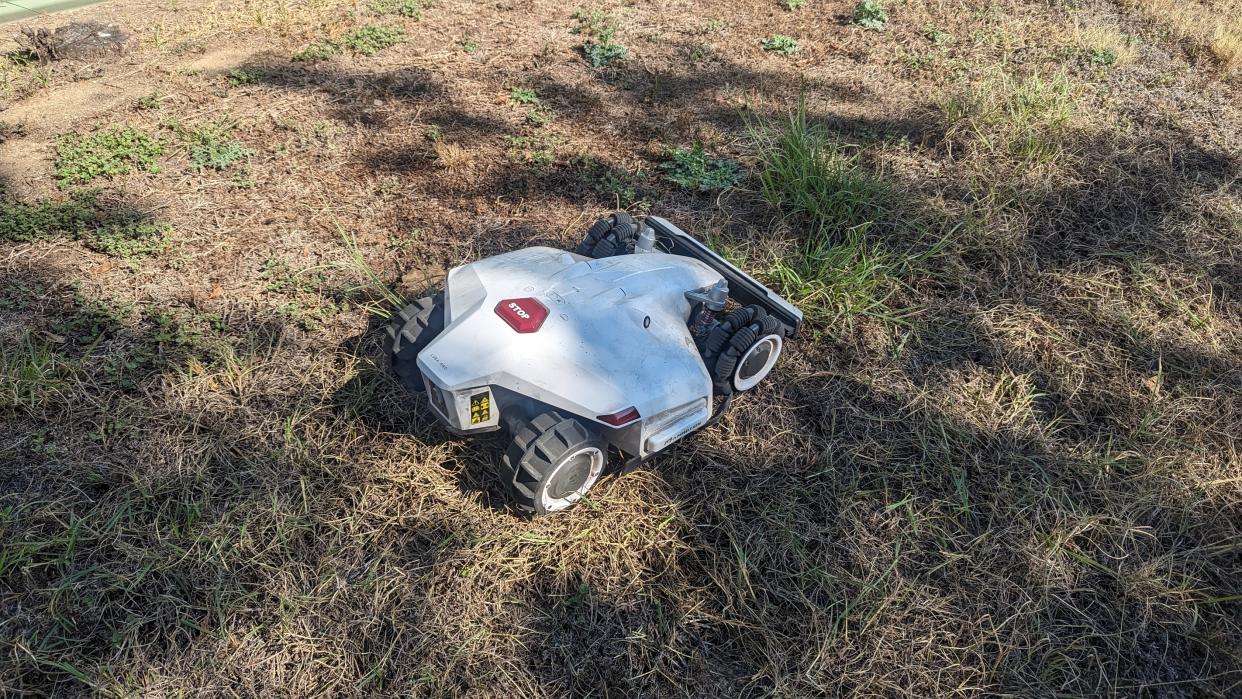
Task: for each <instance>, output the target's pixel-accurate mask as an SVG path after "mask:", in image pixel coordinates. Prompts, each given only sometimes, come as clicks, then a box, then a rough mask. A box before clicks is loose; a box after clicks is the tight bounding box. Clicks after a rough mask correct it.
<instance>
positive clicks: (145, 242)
mask: <svg viewBox="0 0 1242 699" xmlns="http://www.w3.org/2000/svg"><path fill="white" fill-rule="evenodd" d="M171 234H172V226H170V225H168V224H166V223H154V222H152V221H147V220H145V219H144V218H141V217H135V218H134V219H133V220H130V221H112V222H109V223H107V224H105V225H103V226H100V227H99V228H96V229H95V230H94V231H92V232H90V233H88V234H86V235H85V236H83V239H82V241H83V242H84V243H85V244H86V245H87V247H89V248H91V249H93V250H95V251H97V252H102V253H104V254H105V255H111V256H113V257H119V258H122V259H127V260H128V259H132V258H136V257H145V256H148V255H155V254H158V253H161V252H163V251H164V249H165V248H167V247H168V239H169V236H170V235H171Z"/></svg>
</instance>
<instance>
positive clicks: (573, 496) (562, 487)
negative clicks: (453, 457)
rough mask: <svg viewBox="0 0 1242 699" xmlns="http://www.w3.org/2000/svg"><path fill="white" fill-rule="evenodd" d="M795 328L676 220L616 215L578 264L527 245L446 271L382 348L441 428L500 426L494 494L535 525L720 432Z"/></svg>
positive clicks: (572, 256) (794, 318) (774, 301)
mask: <svg viewBox="0 0 1242 699" xmlns="http://www.w3.org/2000/svg"><path fill="white" fill-rule="evenodd" d="M730 309H731V310H730ZM801 323H802V312H801V311H799V310H798V309H797V308H794V307H793V306H792V305H791V304H790V303H789V302H788V301H786V300H785V299H783V298H781V297H780V296H777V295H776V294H774V293H773V292H772V291H770V290H769V289H768V288H767V287H765V286H763V285H762V284H760V283H759V282H758V281H756V280H755V279H754V278H753V277H751V276H749V275H747V274H746V273H745V272H742V271H741V270H740V269H738V268H737V267H735V266H733V265H732V264H730V263H729V262H727V261H725V260H724V258H722V257H720V256H719V255H717V254H716V253H714V252H712V251H711V250H710V249H709V248H708V247H707V246H705V245H703V244H702V243H701V242H699V241H698V240H696V239H694V238H693V237H691V236H690V235H688V234H686V233H685V232H683V231H682V230H681V229H679V228H677V227H676V226H674V225H673V224H671V223H669V222H668V221H666V220H664V219H662V218H658V217H655V216H651V217H648V218H646V219H645V220H635V219H634V218H632V217H631V216H630V215H629V214H626V213H622V212H619V213H614V214H612V215H610V216H608V217H607V218H604V219H600V220H599V221H596V222H595V224H594V225H592V226H591V228H590V229H589V230H588V231H587V233H586V238H585V239H584V240H583V241H582V244H581V245H579V246H578V249H577V250H576V251H575V252H573V253H568V252H564V251H562V250H556V249H553V248H546V247H532V248H526V249H524V250H517V251H515V252H510V253H505V254H503V255H497V256H495V257H489V258H487V259H485V260H480V261H478V262H473V263H470V264H466V265H462V266H460V267H455V268H453V269H452V270H450V271H449V273H448V278H447V280H446V282H445V286H444V291H443V293H438V294H435V295H434V296H429V297H426V298H421V299H419V300H417V301H415V302H414V303H411V304H410V305H408V306H406V307H405V308H403V309H401V311H400V312H399V313H398V314H397V316H395V317H394V319H393V322H392V324H391V325H390V326H389V328H388V337H387V350H388V352H389V353H390V356H391V359H392V366H393V370H394V371H395V372H396V375H397V376H398V378H399V379H400V381H401V383H402V385H404V386H405V387H406V388H407V389H409V390H410V391H412V392H416V393H422V392H426V393H427V396H428V398H429V401H430V403H431V408H432V412H434V413H435V414H436V417H437V418H438V419H439V420H440V421H441V422H442V423H444V426H445V427H447V428H448V429H449V430H450V431H452V432H454V433H456V434H461V435H467V434H476V433H482V432H492V431H496V430H502V429H503V430H507V431H508V435H509V437H510V442H509V446H508V448H507V449H506V452H505V455H504V458H503V460H502V467H501V475H502V477H503V478H504V481H505V485H506V486H507V488H508V490H509V492H510V494H511V496H512V498H513V500H514V502H515V503H516V505H517V507H518V508H520V509H522V510H524V511H526V512H532V513H536V514H546V513H550V512H556V511H558V510H563V509H565V508H567V507H569V506H570V505H572V504H574V502H576V501H577V500H579V499H580V498H581V497H582V496H583V495H584V494H585V493H586V492H587V491H588V490H589V489H590V488H591V486H592V485H594V484H595V482H596V481H597V480H599V478H600V476H601V475H604V474H605V473H608V472H610V471H616V472H621V473H625V472H628V471H630V470H632V469H633V468H635V467H636V466H638V464H640V463H642V462H643V461H645V460H646V459H648V458H650V457H652V456H654V455H655V454H658V453H659V452H661V451H663V450H664V449H665V448H667V447H668V446H669V445H670V444H673V443H674V442H676V441H678V440H679V439H682V438H683V437H685V436H686V435H688V434H690V433H691V432H694V431H696V430H699V429H702V428H703V427H706V426H708V425H710V424H712V423H713V422H715V420H716V419H717V418H718V417H719V416H720V415H721V414H722V413H723V412H724V411H725V410H726V409H727V408H728V406H729V402H730V401H731V400H732V398H733V394H734V393H736V392H740V391H746V390H749V389H751V388H753V387H754V386H755V385H756V384H758V383H759V382H760V381H762V380H763V378H764V377H766V376H767V375H768V372H770V371H771V370H772V367H773V365H775V364H776V360H777V358H778V357H779V356H780V353H781V348H782V345H783V343H784V340H785V339H786V338H790V337H793V336H794V335H796V334H797V332H798V327H799V326H800V325H801ZM716 396H720V397H722V399H721V400H720V401H719V403H720V405H719V407H718V408H716V409H715V410H714V411H713V402H714V401H713V398H714V397H716ZM614 453H615V454H616V456H617V457H618V458H617V459H616V461H617V462H618V466H617V467H616V468H614V469H610V468H609V465H610V463H611V462H613V461H614V459H612V458H611V456H612V455H613V454H614Z"/></svg>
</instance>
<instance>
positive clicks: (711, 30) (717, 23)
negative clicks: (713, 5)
mask: <svg viewBox="0 0 1242 699" xmlns="http://www.w3.org/2000/svg"><path fill="white" fill-rule="evenodd" d="M722 29H724V22H723V21H721V20H719V19H715V18H711V19H705V20H703V24H700V25H699V28H698V33H700V34H715V33H716V32H718V31H720V30H722Z"/></svg>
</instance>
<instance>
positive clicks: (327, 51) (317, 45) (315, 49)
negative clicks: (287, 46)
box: [293, 39, 341, 63]
mask: <svg viewBox="0 0 1242 699" xmlns="http://www.w3.org/2000/svg"><path fill="white" fill-rule="evenodd" d="M339 55H341V47H340V46H339V45H337V43H336V42H334V41H330V40H328V39H320V40H318V41H316V42H314V43H312V44H311V45H310V46H307V47H306V48H304V49H302V50H301V51H298V52H297V53H295V54H293V60H295V61H302V62H306V63H316V62H318V61H326V60H329V59H332V58H335V57H337V56H339Z"/></svg>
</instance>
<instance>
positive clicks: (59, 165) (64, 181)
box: [56, 127, 165, 187]
mask: <svg viewBox="0 0 1242 699" xmlns="http://www.w3.org/2000/svg"><path fill="white" fill-rule="evenodd" d="M164 150H165V148H164V144H163V143H162V142H161V141H160V140H159V139H157V138H154V137H152V136H151V135H150V134H148V133H147V132H145V131H142V130H141V129H136V128H133V127H113V128H110V129H107V130H105V131H101V132H99V133H96V134H91V135H89V136H86V135H81V134H63V135H61V136H60V137H58V138H57V139H56V179H57V180H58V181H59V183H60V185H61V186H62V187H63V186H65V185H70V184H82V183H86V182H90V181H91V180H93V179H96V178H99V177H116V176H118V175H125V174H128V173H130V172H132V171H133V170H135V169H138V170H143V171H145V172H148V173H151V174H154V173H157V172H159V165H158V162H159V158H160V156H162V155H163V154H164Z"/></svg>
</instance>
